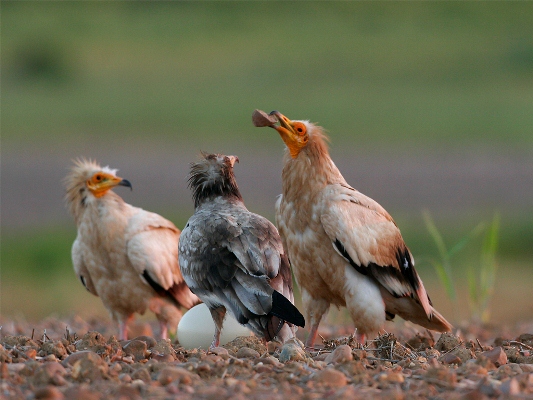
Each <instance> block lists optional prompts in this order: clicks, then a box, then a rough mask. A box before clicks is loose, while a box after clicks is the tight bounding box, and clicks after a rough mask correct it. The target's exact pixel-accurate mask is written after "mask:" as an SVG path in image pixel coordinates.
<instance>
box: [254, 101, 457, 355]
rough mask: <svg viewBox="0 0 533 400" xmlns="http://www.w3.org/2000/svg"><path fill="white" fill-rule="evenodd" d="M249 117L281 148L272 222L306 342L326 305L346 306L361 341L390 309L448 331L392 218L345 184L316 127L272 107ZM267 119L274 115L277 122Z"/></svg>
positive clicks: (390, 314)
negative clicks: (298, 295) (305, 325)
mask: <svg viewBox="0 0 533 400" xmlns="http://www.w3.org/2000/svg"><path fill="white" fill-rule="evenodd" d="M254 117H255V119H254V123H255V124H256V126H265V125H268V126H271V127H272V128H274V129H276V130H277V131H278V133H279V134H280V136H281V138H282V139H283V141H284V142H285V144H286V146H287V151H286V153H285V155H284V166H283V171H282V182H283V194H282V195H281V196H280V197H279V199H278V201H277V203H276V222H277V224H278V229H279V232H280V235H281V237H282V240H283V242H284V245H285V248H286V249H287V253H288V255H289V258H290V261H291V266H292V268H293V271H294V274H295V277H296V280H297V282H298V284H299V286H300V288H301V291H302V298H303V306H304V311H305V313H306V319H307V321H308V322H309V323H310V324H311V331H310V334H309V337H308V340H307V343H306V344H307V345H308V346H312V345H313V343H314V341H315V339H316V335H317V329H318V326H319V323H320V320H321V318H322V316H323V315H324V314H325V313H326V312H327V311H328V309H329V306H330V304H334V305H336V306H346V307H347V308H348V310H349V312H350V314H351V317H352V319H353V322H354V324H355V327H356V328H357V332H358V336H359V340H361V341H362V340H364V337H365V335H366V334H368V333H374V332H376V331H378V330H380V329H381V328H382V327H383V324H384V322H385V320H386V319H392V318H394V315H395V314H398V315H400V316H401V317H402V318H404V319H407V320H410V321H413V322H415V323H417V324H419V325H421V326H423V327H426V328H428V329H432V330H436V331H441V332H442V331H449V330H450V329H451V325H450V324H449V323H448V322H447V321H446V320H445V319H444V317H442V315H440V314H439V313H438V312H437V311H436V310H435V309H434V308H433V307H432V305H431V301H430V299H429V297H428V295H427V293H426V290H425V288H424V285H423V283H422V280H421V279H420V278H419V276H418V274H417V272H416V270H415V267H414V260H413V257H412V255H411V253H410V252H409V249H408V248H407V246H406V245H405V243H404V241H403V238H402V235H401V233H400V230H399V229H398V227H397V226H396V224H395V223H394V221H393V219H392V217H391V216H390V215H389V214H388V213H387V211H385V209H384V208H383V207H381V206H380V205H379V204H378V203H376V202H375V201H374V200H372V199H371V198H369V197H367V196H365V195H363V194H362V193H360V192H358V191H357V190H355V189H354V188H352V187H351V186H350V185H348V184H347V183H346V181H345V180H344V178H343V176H342V175H341V173H340V171H339V170H338V169H337V167H336V166H335V164H334V163H333V161H332V160H331V158H330V156H329V152H328V148H327V145H326V136H325V135H324V133H323V131H322V128H320V127H318V126H316V125H314V124H312V123H310V122H308V121H291V120H289V119H288V118H287V117H285V116H283V115H282V114H281V113H279V112H272V113H271V114H270V115H269V116H266V114H264V113H263V112H259V111H256V113H255V114H254ZM267 117H268V118H272V117H275V118H276V120H277V122H276V124H273V123H270V122H269V120H268V119H267ZM256 120H258V121H260V122H261V124H259V123H256V122H255V121H256ZM265 121H266V122H265ZM278 122H279V124H278Z"/></svg>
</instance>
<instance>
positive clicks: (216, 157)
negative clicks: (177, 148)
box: [189, 152, 242, 207]
mask: <svg viewBox="0 0 533 400" xmlns="http://www.w3.org/2000/svg"><path fill="white" fill-rule="evenodd" d="M236 162H239V159H238V158H237V157H235V156H226V155H223V154H209V153H204V152H202V153H201V160H200V161H198V162H193V163H191V171H190V174H189V188H190V189H191V190H192V197H193V200H194V206H195V207H198V206H199V205H200V204H202V203H203V202H204V201H205V200H210V199H214V198H215V197H219V196H222V197H227V198H230V197H231V198H236V199H238V200H241V201H242V196H241V193H240V192H239V187H238V185H237V181H236V180H235V175H234V173H233V166H234V165H235V163H236Z"/></svg>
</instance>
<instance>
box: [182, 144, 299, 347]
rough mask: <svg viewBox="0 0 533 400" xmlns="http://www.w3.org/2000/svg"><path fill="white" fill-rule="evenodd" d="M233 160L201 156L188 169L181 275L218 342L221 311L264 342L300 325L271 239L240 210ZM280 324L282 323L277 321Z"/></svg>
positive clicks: (283, 261)
mask: <svg viewBox="0 0 533 400" xmlns="http://www.w3.org/2000/svg"><path fill="white" fill-rule="evenodd" d="M236 161H237V158H236V157H234V156H224V155H219V154H203V157H202V160H201V161H199V162H197V163H193V164H192V165H191V175H190V178H189V186H190V188H191V189H192V192H193V199H194V204H195V212H194V215H193V216H192V217H191V218H190V219H189V221H188V222H187V225H186V226H185V228H184V229H183V232H182V234H181V237H180V245H179V258H180V265H181V268H182V273H183V277H184V278H185V281H186V282H187V284H188V285H189V287H190V288H191V290H192V291H193V292H194V293H196V294H197V295H198V297H200V299H202V301H203V302H204V303H205V304H206V305H207V306H208V308H209V310H210V311H211V315H212V317H213V321H214V322H215V326H216V329H215V335H214V338H213V343H212V345H211V346H212V347H216V346H218V345H219V337H220V330H221V329H222V322H223V320H224V316H225V314H226V311H229V312H230V314H231V315H233V317H234V318H235V319H236V320H237V321H238V322H240V323H241V324H243V325H246V326H247V327H248V328H250V329H251V330H252V331H253V332H254V333H255V334H256V335H258V336H259V337H261V338H264V339H265V340H272V339H273V338H274V337H276V336H277V337H278V338H279V339H280V340H282V341H283V340H286V339H288V338H290V337H293V336H294V332H295V327H294V326H292V325H291V324H296V325H298V326H303V325H304V319H303V316H302V315H301V314H300V312H299V311H298V310H297V309H296V307H295V306H294V305H293V304H292V303H293V301H294V296H293V292H292V277H291V272H290V267H289V263H288V260H287V256H286V255H285V252H284V250H283V246H282V243H281V239H280V237H279V234H278V232H277V230H276V228H275V227H274V225H273V224H272V223H270V221H268V220H267V219H266V218H263V217H261V216H260V215H257V214H254V213H251V212H250V211H248V210H247V209H246V207H245V205H244V203H243V200H242V197H241V194H240V192H239V189H238V186H237V182H236V181H235V177H234V174H233V165H234V163H235V162H236ZM285 322H287V323H285Z"/></svg>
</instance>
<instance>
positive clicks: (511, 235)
mask: <svg viewBox="0 0 533 400" xmlns="http://www.w3.org/2000/svg"><path fill="white" fill-rule="evenodd" d="M163 215H165V216H167V217H169V218H170V219H171V220H172V221H173V222H175V223H176V225H177V226H183V225H184V224H185V222H186V220H187V218H188V216H185V215H172V214H171V213H163ZM397 222H398V225H399V226H400V229H401V230H402V234H403V236H404V239H405V241H406V243H407V244H408V246H409V248H410V249H411V251H412V253H413V255H414V257H415V261H416V268H417V270H418V271H419V273H420V275H421V277H422V279H423V281H424V283H425V285H426V287H427V288H428V292H429V293H430V296H431V298H432V299H433V301H434V302H436V303H435V304H437V305H438V306H439V307H437V308H439V310H440V308H441V307H442V308H445V309H446V308H448V309H449V311H448V315H451V312H452V310H454V306H455V307H456V306H457V304H458V303H459V304H462V303H463V302H465V301H468V299H467V298H465V293H466V292H467V290H468V283H467V269H468V267H469V266H470V265H471V264H472V263H473V262H478V261H479V251H478V250H479V246H478V245H477V243H473V244H472V245H469V246H468V248H467V249H464V250H462V251H461V257H456V258H454V260H453V268H454V281H455V285H456V286H455V287H456V289H457V292H458V293H459V298H458V299H457V301H451V300H450V299H449V298H446V296H445V291H443V290H442V289H441V288H442V287H441V283H440V282H439V281H438V279H437V276H436V273H435V271H434V269H433V266H432V265H431V260H432V259H435V258H438V257H439V254H438V250H437V248H436V246H435V244H434V242H433V239H432V238H431V236H430V235H428V234H427V231H426V230H425V228H423V227H424V225H423V222H422V217H421V216H420V221H418V219H415V220H413V221H411V223H407V222H406V221H405V220H403V218H400V219H399V220H397ZM446 222H447V221H445V220H438V221H437V222H436V224H437V225H438V226H439V231H440V234H441V235H442V237H443V240H444V241H445V242H447V243H455V242H456V241H457V240H458V238H459V239H460V238H463V237H465V236H466V235H467V234H468V233H469V232H470V230H471V227H472V225H471V224H469V222H468V221H465V224H464V226H459V227H458V226H457V224H456V223H455V222H454V223H453V224H450V223H449V221H448V223H446ZM520 224H522V226H521V225H520ZM532 236H533V224H531V223H529V222H528V221H521V222H520V221H509V220H507V221H505V220H502V221H501V226H500V230H499V241H500V243H499V246H498V255H497V260H498V264H499V265H500V266H501V268H500V269H499V270H498V272H497V279H496V286H495V292H496V293H495V297H496V298H498V299H500V298H501V296H502V293H512V295H514V296H518V297H520V296H522V297H523V299H527V298H529V291H530V288H529V286H530V285H529V283H530V282H531V279H533V270H531V268H530V261H529V260H531V258H532V257H533V249H532V248H531V247H530V246H521V247H518V248H520V249H522V251H519V252H517V251H516V247H515V246H517V243H520V241H521V240H524V239H523V238H524V237H526V238H528V237H529V238H530V237H532ZM75 237H76V230H75V228H74V226H72V227H68V228H65V227H51V228H49V229H43V230H38V231H26V232H18V233H17V234H14V235H8V236H3V237H2V245H1V247H0V261H1V267H2V268H1V290H0V309H1V310H2V314H3V315H4V316H13V315H16V314H19V313H20V314H22V315H24V316H25V317H27V318H39V317H42V316H45V315H49V314H51V313H56V314H59V315H69V314H71V313H73V312H82V313H88V312H89V311H91V310H92V311H93V312H95V313H98V314H100V315H101V314H105V310H104V308H103V306H102V305H101V304H100V303H99V300H98V299H97V298H96V297H94V296H92V295H91V294H89V293H88V292H86V290H85V289H84V288H83V286H82V285H81V283H80V282H79V281H78V280H77V278H76V276H75V273H74V271H73V269H72V262H71V259H70V248H71V245H72V242H73V241H74V239H75ZM480 240H481V239H480ZM502 282H505V284H502ZM508 284H512V285H513V286H511V287H509V286H506V285H508ZM36 298H37V299H39V301H35V299H36ZM437 299H438V300H437ZM504 299H505V296H504ZM508 304H509V303H508V302H505V301H500V302H499V303H498V302H496V304H494V301H493V302H492V304H491V309H492V311H493V318H492V319H493V321H497V320H502V319H505V313H504V312H503V311H502V307H504V308H507V307H508ZM514 304H515V305H514V306H513V312H510V311H509V313H508V315H509V318H515V320H518V319H520V318H522V319H523V318H525V317H526V316H527V315H530V311H531V307H533V302H531V301H530V302H529V303H528V302H527V301H525V300H522V302H521V303H514ZM462 308H464V309H462V310H457V309H455V310H454V312H455V313H456V315H457V318H467V317H468V316H469V315H468V313H467V307H462ZM441 311H442V310H441ZM337 314H338V312H336V311H333V312H332V315H333V316H335V315H337ZM341 314H342V313H341Z"/></svg>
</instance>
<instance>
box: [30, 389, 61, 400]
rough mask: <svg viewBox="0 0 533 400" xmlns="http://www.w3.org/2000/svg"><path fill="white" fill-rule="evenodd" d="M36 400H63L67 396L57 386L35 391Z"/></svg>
mask: <svg viewBox="0 0 533 400" xmlns="http://www.w3.org/2000/svg"><path fill="white" fill-rule="evenodd" d="M34 396H35V399H36V400H63V399H64V398H65V396H64V395H63V393H61V391H60V390H59V389H58V388H56V387H55V386H45V387H42V388H39V389H37V390H36V391H35V394H34Z"/></svg>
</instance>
